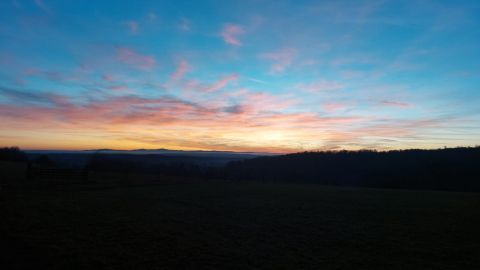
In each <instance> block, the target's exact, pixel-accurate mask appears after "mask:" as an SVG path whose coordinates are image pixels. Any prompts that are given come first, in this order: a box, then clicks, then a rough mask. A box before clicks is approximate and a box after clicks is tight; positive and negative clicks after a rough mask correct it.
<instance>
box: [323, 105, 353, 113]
mask: <svg viewBox="0 0 480 270" xmlns="http://www.w3.org/2000/svg"><path fill="white" fill-rule="evenodd" d="M322 107H323V109H324V110H325V111H326V112H329V113H331V112H336V111H341V110H345V109H346V108H347V105H346V104H343V103H325V104H323V106H322Z"/></svg>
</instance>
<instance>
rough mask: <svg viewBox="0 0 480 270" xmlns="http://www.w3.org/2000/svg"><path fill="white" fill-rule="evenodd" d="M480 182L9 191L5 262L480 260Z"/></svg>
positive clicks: (0, 195)
mask: <svg viewBox="0 0 480 270" xmlns="http://www.w3.org/2000/svg"><path fill="white" fill-rule="evenodd" d="M479 210H480V194H478V193H460V192H439V191H409V190H388V189H369V188H348V187H326V186H320V185H313V184H286V183H270V184H269V183H243V182H225V181H205V182H197V183H163V184H144V185H136V186H132V185H121V184H115V185H101V184H92V183H90V184H69V185H59V186H43V185H31V186H21V187H20V186H19V187H10V188H4V189H2V190H1V191H0V215H1V222H0V236H1V241H0V248H1V250H2V252H0V259H1V263H0V265H1V266H2V267H1V268H2V269H90V268H97V269H133V268H138V269H480V231H479V228H480V211H479Z"/></svg>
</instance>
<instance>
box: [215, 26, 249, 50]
mask: <svg viewBox="0 0 480 270" xmlns="http://www.w3.org/2000/svg"><path fill="white" fill-rule="evenodd" d="M244 32H245V31H244V30H243V28H242V27H241V26H239V25H235V24H225V25H224V26H223V28H222V31H220V36H222V38H223V41H225V43H227V44H230V45H234V46H240V45H242V43H241V42H240V41H239V40H238V36H239V35H241V34H243V33H244Z"/></svg>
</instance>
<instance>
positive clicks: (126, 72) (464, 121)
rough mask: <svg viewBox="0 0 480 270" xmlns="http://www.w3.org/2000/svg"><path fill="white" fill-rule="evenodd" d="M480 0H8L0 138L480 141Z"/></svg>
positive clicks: (421, 144) (201, 144) (62, 144)
mask: <svg viewBox="0 0 480 270" xmlns="http://www.w3.org/2000/svg"><path fill="white" fill-rule="evenodd" d="M479 14H480V1H474V0H472V1H433V0H432V1H388V0H385V1H382V0H378V1H377V0H372V1H357V0H352V1H318V0H317V1H282V0H278V1H264V0H242V1H226V0H223V1H118V0H110V1H87V0H84V1H81V0H2V1H0V146H19V147H21V148H23V149H95V148H113V149H136V148H148V149H154V148H155V149H156V148H168V149H184V150H190V149H198V150H230V151H255V152H278V153H281V152H295V151H305V150H326V149H328V150H331V149H364V148H368V149H379V150H384V149H405V148H440V147H444V146H447V147H452V146H475V145H480V15H479Z"/></svg>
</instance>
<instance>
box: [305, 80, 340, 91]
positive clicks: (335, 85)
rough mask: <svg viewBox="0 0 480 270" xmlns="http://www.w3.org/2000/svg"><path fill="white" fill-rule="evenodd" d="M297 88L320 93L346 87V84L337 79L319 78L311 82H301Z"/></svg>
mask: <svg viewBox="0 0 480 270" xmlns="http://www.w3.org/2000/svg"><path fill="white" fill-rule="evenodd" d="M297 88H299V89H301V90H305V91H308V92H313V93H318V92H325V91H335V90H340V89H342V88H344V85H343V84H342V83H339V82H336V81H328V80H319V81H315V82H312V83H309V84H299V85H297Z"/></svg>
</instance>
